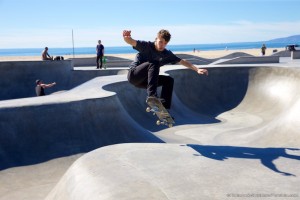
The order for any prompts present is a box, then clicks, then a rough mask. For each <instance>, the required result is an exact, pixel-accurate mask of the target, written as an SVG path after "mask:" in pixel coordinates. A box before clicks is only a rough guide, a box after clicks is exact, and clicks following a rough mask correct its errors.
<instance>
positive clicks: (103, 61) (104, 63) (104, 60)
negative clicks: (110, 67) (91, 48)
mask: <svg viewBox="0 0 300 200" xmlns="http://www.w3.org/2000/svg"><path fill="white" fill-rule="evenodd" d="M106 61H107V60H106V57H105V56H103V58H102V63H103V67H104V69H106Z"/></svg>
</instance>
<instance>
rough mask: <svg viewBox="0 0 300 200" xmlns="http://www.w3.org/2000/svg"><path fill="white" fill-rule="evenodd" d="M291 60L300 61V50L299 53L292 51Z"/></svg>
mask: <svg viewBox="0 0 300 200" xmlns="http://www.w3.org/2000/svg"><path fill="white" fill-rule="evenodd" d="M291 58H292V59H300V50H298V51H292V53H291Z"/></svg>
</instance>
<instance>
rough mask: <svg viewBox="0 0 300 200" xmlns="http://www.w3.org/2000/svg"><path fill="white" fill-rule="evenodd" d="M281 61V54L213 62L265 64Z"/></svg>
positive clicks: (219, 63)
mask: <svg viewBox="0 0 300 200" xmlns="http://www.w3.org/2000/svg"><path fill="white" fill-rule="evenodd" d="M265 63H279V56H242V57H236V58H232V59H228V60H219V61H216V62H215V63H212V64H218V65H221V64H265Z"/></svg>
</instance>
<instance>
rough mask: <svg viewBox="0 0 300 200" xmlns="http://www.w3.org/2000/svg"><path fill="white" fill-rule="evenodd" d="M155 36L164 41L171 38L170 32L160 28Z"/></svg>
mask: <svg viewBox="0 0 300 200" xmlns="http://www.w3.org/2000/svg"><path fill="white" fill-rule="evenodd" d="M157 36H160V37H162V38H163V39H165V41H166V42H169V41H170V40H171V34H170V32H169V31H168V30H164V29H161V30H160V31H159V32H158V33H157Z"/></svg>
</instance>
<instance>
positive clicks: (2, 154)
mask: <svg viewBox="0 0 300 200" xmlns="http://www.w3.org/2000/svg"><path fill="white" fill-rule="evenodd" d="M118 79H119V80H123V81H124V76H115V77H114V82H115V81H117V80H118ZM109 82H111V80H110V78H109V77H104V78H101V77H100V78H95V79H93V80H91V81H89V82H87V83H85V84H83V85H80V86H78V87H76V88H74V89H72V90H70V91H67V92H64V93H60V94H55V95H50V96H44V97H35V98H26V99H17V100H9V101H1V105H0V111H1V112H0V133H1V134H0V141H2V143H1V145H0V169H1V170H3V169H6V168H10V167H14V166H22V165H30V164H36V163H40V162H45V161H47V160H49V159H53V158H58V157H63V156H68V155H73V154H77V153H82V152H88V151H91V150H93V149H95V148H99V147H101V146H106V145H110V144H116V143H126V142H131V143H132V142H161V140H160V139H158V138H156V137H155V136H153V135H152V134H151V133H150V132H149V131H147V130H146V129H144V128H142V127H141V126H140V125H139V124H137V123H136V122H135V121H134V120H133V119H132V118H131V117H130V115H128V113H127V112H126V111H125V110H124V108H123V106H122V104H121V103H120V100H119V99H118V98H117V96H116V95H115V94H114V93H112V92H106V91H102V90H101V85H102V84H105V83H106V84H107V83H109ZM116 124H117V125H116Z"/></svg>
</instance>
